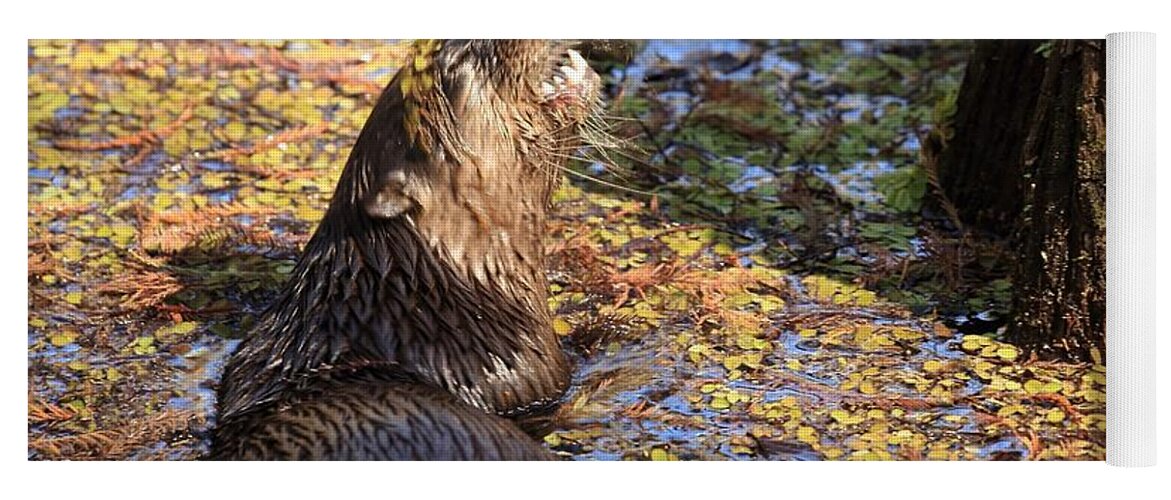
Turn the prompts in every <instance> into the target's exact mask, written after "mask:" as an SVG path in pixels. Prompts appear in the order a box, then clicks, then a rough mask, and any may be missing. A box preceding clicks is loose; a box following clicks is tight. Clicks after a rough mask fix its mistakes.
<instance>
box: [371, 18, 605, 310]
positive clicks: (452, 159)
mask: <svg viewBox="0 0 1171 500" xmlns="http://www.w3.org/2000/svg"><path fill="white" fill-rule="evenodd" d="M599 89H600V79H599V77H598V75H597V74H596V73H594V72H593V70H591V69H590V67H589V65H588V64H587V63H586V61H585V60H584V59H583V58H582V57H581V55H580V54H578V53H577V52H576V51H574V50H573V49H570V48H569V47H568V44H565V43H560V42H550V41H539V40H478V41H462V42H461V41H422V42H416V43H415V44H414V46H413V54H412V55H411V56H410V57H409V58H408V61H407V63H406V64H405V65H404V67H403V68H402V69H401V70H400V72H399V74H398V76H397V77H396V79H395V81H393V82H391V85H390V87H389V88H388V92H387V93H386V94H384V95H383V99H382V100H383V101H386V100H388V99H389V100H391V101H397V100H398V99H401V103H402V105H401V107H392V106H388V108H390V109H396V110H401V116H399V115H398V113H388V114H387V116H385V117H384V118H383V119H385V120H387V121H391V122H393V121H400V122H401V123H398V124H395V123H381V124H377V123H376V122H375V118H376V117H375V116H374V115H372V116H371V121H370V123H368V125H367V129H369V128H371V124H375V125H376V126H381V127H383V130H391V129H394V128H399V127H401V129H400V130H401V132H402V133H401V134H400V135H399V137H397V138H385V139H384V140H387V139H388V140H390V141H391V142H398V143H399V146H400V147H399V148H392V151H397V152H399V153H401V156H400V155H394V154H392V155H390V156H391V157H390V158H388V157H387V155H382V158H383V160H382V161H383V164H381V165H377V166H375V168H374V169H373V170H374V172H372V173H373V174H374V180H375V183H374V185H372V186H370V189H369V190H368V191H367V192H366V193H361V194H360V195H359V198H360V202H361V205H362V209H363V210H364V211H365V213H366V214H367V215H369V216H370V217H372V218H375V219H395V218H402V219H403V220H405V221H407V222H409V223H410V224H412V225H413V226H414V227H416V228H417V229H418V230H419V231H420V233H421V234H422V235H423V236H424V237H425V238H426V239H427V240H428V241H429V242H430V243H431V244H432V246H433V247H434V248H436V249H438V250H439V251H440V253H441V254H442V255H443V256H445V257H447V258H448V260H449V261H450V262H451V263H452V264H453V265H455V266H458V267H461V268H463V269H464V270H465V271H466V273H467V274H468V276H470V277H473V278H475V279H478V280H480V281H482V282H484V281H491V278H492V275H494V274H499V273H500V272H508V273H514V272H519V273H520V274H523V275H525V276H524V278H525V279H524V280H523V281H526V282H528V283H527V284H528V285H530V286H537V283H535V282H536V281H540V280H538V279H537V277H536V276H537V275H538V274H540V273H543V269H541V265H542V262H543V259H542V255H541V254H542V253H543V250H542V247H541V243H540V240H541V236H542V230H541V228H542V226H543V223H544V219H545V211H546V208H547V205H548V203H549V199H550V195H551V192H552V190H553V188H554V187H555V185H556V181H557V179H558V178H559V176H558V172H559V169H560V168H563V167H564V164H565V163H566V161H567V158H568V157H569V156H571V155H573V153H574V151H575V150H576V149H577V148H579V147H580V146H581V131H582V130H583V126H584V125H585V124H586V123H587V122H588V121H589V120H590V119H592V117H593V116H595V115H596V113H597V112H598V110H599V109H600V99H599V94H600V92H599ZM379 107H384V104H383V103H380V105H379ZM375 113H376V114H377V113H378V111H377V110H376V111H375ZM380 121H381V120H380ZM366 133H367V131H364V132H363V134H364V135H365V134H366ZM359 142H361V140H360V141H359ZM372 142H373V143H378V142H379V141H372ZM505 261H507V262H505ZM502 283H503V284H504V285H505V286H506V287H507V286H511V285H514V284H515V283H508V282H507V280H505V281H503V282H502ZM540 288H544V286H543V284H542V285H541V286H540ZM541 295H543V292H542V293H541Z"/></svg>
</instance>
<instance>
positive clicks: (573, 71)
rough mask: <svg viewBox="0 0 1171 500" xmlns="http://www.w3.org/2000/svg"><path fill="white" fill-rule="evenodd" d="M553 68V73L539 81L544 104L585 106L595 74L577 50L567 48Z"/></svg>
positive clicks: (589, 97) (593, 88)
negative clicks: (546, 78)
mask: <svg viewBox="0 0 1171 500" xmlns="http://www.w3.org/2000/svg"><path fill="white" fill-rule="evenodd" d="M559 63H560V64H558V65H557V66H556V67H555V68H554V69H553V75H552V76H550V77H549V79H548V80H545V81H543V82H541V92H542V96H543V98H544V101H543V102H544V103H545V104H550V105H553V106H566V105H577V106H586V105H587V104H589V102H590V101H591V99H592V97H591V96H593V95H594V91H595V87H596V85H597V82H596V81H595V80H596V79H597V76H596V75H595V74H594V72H593V70H592V69H591V68H590V66H589V63H587V62H586V60H585V58H583V57H582V56H581V54H580V53H578V51H576V50H573V49H569V50H567V51H566V52H565V55H564V56H563V57H562V60H561V61H559Z"/></svg>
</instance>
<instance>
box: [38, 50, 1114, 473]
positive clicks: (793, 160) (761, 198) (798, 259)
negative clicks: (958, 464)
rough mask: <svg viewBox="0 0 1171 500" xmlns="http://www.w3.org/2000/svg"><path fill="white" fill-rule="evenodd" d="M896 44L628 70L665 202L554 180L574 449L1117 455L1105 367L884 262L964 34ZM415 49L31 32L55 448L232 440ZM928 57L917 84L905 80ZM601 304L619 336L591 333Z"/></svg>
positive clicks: (658, 454) (569, 446) (178, 452)
mask: <svg viewBox="0 0 1171 500" xmlns="http://www.w3.org/2000/svg"><path fill="white" fill-rule="evenodd" d="M908 44H909V45H908V46H913V47H920V46H921V45H922V44H921V43H919V42H908ZM892 47H893V49H892ZM900 47H902V46H901V45H899V44H898V43H895V42H884V43H874V42H868V41H849V42H843V43H841V44H837V43H834V42H741V41H703V42H694V41H651V42H648V43H647V44H646V46H645V48H644V50H643V52H642V54H641V55H640V56H638V57H636V58H635V60H634V62H633V63H632V64H631V65H629V66H627V67H625V68H622V69H619V70H615V71H614V72H613V74H612V78H611V79H612V80H613V82H614V83H615V85H616V86H617V88H622V89H624V92H625V94H624V95H625V97H624V99H623V100H622V101H620V102H616V103H614V104H613V105H612V109H611V113H613V114H616V115H622V116H628V117H629V116H634V117H636V118H638V120H639V121H640V122H641V126H642V127H645V130H649V131H650V132H651V134H652V137H651V138H649V139H646V138H644V139H643V140H640V143H639V144H640V147H641V148H642V149H644V150H645V152H646V153H647V154H646V155H645V156H646V158H649V160H648V161H647V163H648V164H646V165H642V164H633V165H623V167H625V168H626V169H627V170H628V171H631V172H633V174H631V176H630V178H628V179H625V180H623V179H621V178H618V179H616V183H619V184H622V185H627V184H629V185H634V186H636V187H638V188H639V189H640V190H644V191H653V192H654V193H655V194H656V197H657V199H656V202H657V203H658V204H659V211H658V212H654V211H653V210H651V206H652V205H653V204H652V203H651V202H650V200H649V199H647V198H645V197H640V196H638V195H632V194H631V193H628V192H622V191H615V190H610V189H608V188H606V187H605V186H604V185H600V184H595V183H591V182H589V181H587V180H582V179H571V180H570V181H569V182H567V183H566V184H565V185H564V186H563V187H562V189H561V190H560V191H559V192H558V194H557V196H556V199H557V207H558V208H557V210H558V214H559V215H558V217H557V220H555V221H554V224H553V227H552V228H551V229H550V232H551V235H550V241H552V242H554V243H556V242H565V241H570V240H571V238H572V237H573V236H575V235H576V236H580V238H579V239H578V240H574V241H577V242H578V243H579V244H580V245H582V248H584V249H585V250H588V252H587V254H589V255H595V256H597V257H596V258H595V259H594V260H589V261H587V260H583V259H581V258H580V255H577V254H573V255H571V254H564V255H562V254H556V253H555V254H554V255H553V256H552V261H553V262H554V268H553V269H551V271H550V275H551V276H552V278H553V281H554V282H555V283H558V287H557V289H556V290H555V291H554V293H553V295H552V297H551V307H553V308H554V310H555V311H557V312H558V318H559V319H561V320H563V321H565V323H566V326H567V328H565V332H564V333H565V334H566V342H565V343H566V348H567V349H570V350H572V351H573V352H574V357H575V359H576V360H577V363H578V367H577V371H576V374H575V386H574V390H573V392H572V393H571V394H570V395H569V396H568V397H567V399H566V402H565V404H564V405H563V408H562V412H561V414H560V415H559V420H558V427H557V429H556V430H555V431H554V432H553V433H552V434H551V435H550V436H548V437H546V439H545V441H546V443H548V445H549V446H550V448H552V449H553V450H556V451H558V452H559V453H562V454H563V455H565V456H566V457H572V458H575V459H599V460H610V459H647V458H650V459H675V458H682V459H761V458H765V459H791V460H817V459H847V458H849V459H891V458H894V459H924V458H929V459H1022V458H1068V459H1101V457H1102V453H1103V450H1104V432H1103V431H1102V429H1103V428H1104V427H1102V426H1103V425H1104V415H1102V414H1103V413H1104V408H1103V404H1104V402H1103V401H1102V400H1101V399H1100V398H1099V395H1100V394H1101V393H1102V384H1101V383H1099V380H1100V379H1101V377H1100V376H1099V375H1100V374H1101V373H1102V368H1101V367H1094V366H1080V365H1060V364H1026V363H1022V362H1019V361H1018V360H1017V359H1016V354H1015V351H1013V348H1012V347H1011V346H1006V345H1002V344H1000V343H998V341H996V340H995V338H994V337H995V331H994V330H991V331H973V332H971V333H972V334H973V336H972V337H971V338H968V339H967V340H965V335H964V334H961V333H958V332H957V331H956V330H954V329H952V328H949V327H948V326H946V325H945V324H944V323H943V322H942V321H941V320H940V318H939V317H937V315H936V314H935V311H936V310H937V309H938V308H940V307H943V303H942V302H941V300H940V299H939V298H938V297H937V295H934V293H935V290H936V289H937V288H938V287H935V288H932V287H934V286H935V285H931V284H932V283H934V282H933V281H931V280H925V282H926V283H927V285H931V286H926V285H924V286H926V288H927V289H928V291H922V290H920V289H919V288H917V287H915V286H912V285H909V284H905V283H899V284H896V285H895V286H891V285H889V284H884V283H888V282H889V281H890V278H889V275H891V274H894V275H897V274H898V273H897V272H895V271H887V270H885V269H886V267H890V268H891V269H896V270H897V269H903V271H902V272H903V274H904V275H906V274H907V272H906V271H905V270H906V269H907V266H912V265H913V266H918V267H922V268H930V267H931V266H932V265H933V264H932V263H931V261H930V259H931V258H932V252H931V250H930V249H931V248H935V247H934V246H932V245H933V244H934V240H933V238H934V236H933V235H932V233H930V232H928V231H926V230H925V229H923V227H924V226H925V225H926V222H925V221H924V220H922V218H921V217H919V216H918V213H917V211H916V210H913V211H899V210H898V207H897V205H896V204H895V203H894V201H892V200H893V199H894V198H900V199H901V198H907V197H910V198H909V199H910V200H912V201H917V198H915V192H914V190H913V189H910V188H907V189H910V191H911V192H910V193H909V194H908V193H907V192H905V191H906V190H903V191H900V189H903V188H902V187H901V186H903V185H902V184H900V182H902V181H901V180H899V179H902V177H898V176H904V175H905V176H906V177H907V178H913V177H914V176H913V175H906V174H908V173H912V174H913V171H912V170H911V169H913V168H914V165H915V164H916V162H917V158H918V151H919V148H920V146H919V141H918V138H917V134H916V128H917V127H928V126H929V124H930V117H929V115H930V112H929V111H927V109H928V108H929V107H930V106H929V105H930V103H931V99H933V97H932V96H934V95H935V93H934V92H935V90H932V89H934V88H937V87H940V88H941V87H945V86H946V85H945V83H946V82H951V83H950V84H951V85H953V86H954V84H955V83H958V81H957V80H956V78H957V75H958V71H959V70H962V61H963V54H964V50H965V48H964V47H963V46H958V45H954V44H953V45H948V44H944V45H940V46H934V45H928V46H927V49H922V50H924V51H925V52H924V53H923V54H922V55H920V59H914V60H911V62H906V61H903V60H900V59H896V58H895V57H896V56H894V53H895V52H892V50H895V49H899V48H900ZM916 50H920V49H918V48H917V49H916ZM402 55H403V49H402V46H400V45H396V44H394V43H390V42H377V41H361V42H328V43H327V42H295V43H289V44H279V43H278V44H266V43H262V42H251V43H248V44H240V43H235V42H135V43H121V42H70V41H61V42H57V41H54V42H47V41H46V42H42V41H34V42H32V43H31V44H30V64H29V89H30V119H29V120H30V121H29V127H30V142H29V198H30V202H29V240H30V246H29V261H30V266H29V267H30V274H29V288H30V299H29V330H28V346H29V347H28V348H29V358H28V359H29V365H28V372H29V392H30V410H29V442H30V444H29V452H28V453H29V457H30V458H38V459H41V458H95V457H96V458H117V459H193V458H197V457H199V456H201V455H202V454H203V453H205V452H206V449H207V442H206V430H207V429H208V428H209V426H210V425H212V423H213V422H214V415H213V413H214V396H215V394H214V385H215V383H216V381H217V380H218V377H219V375H220V372H221V370H222V368H223V363H224V360H225V359H226V357H227V356H228V354H229V353H230V352H231V351H232V349H233V348H234V347H235V345H236V344H237V343H238V338H240V336H242V335H244V334H245V333H246V332H247V330H248V325H249V324H250V322H251V321H252V320H253V319H254V318H255V316H256V315H257V314H258V313H259V312H260V311H261V310H262V309H263V308H264V307H265V305H266V304H267V303H269V302H270V301H271V300H272V297H273V295H274V294H275V293H276V290H277V288H278V287H279V285H280V283H282V282H283V281H284V278H285V276H287V274H288V272H289V270H290V269H291V263H292V260H291V259H293V258H294V257H295V255H296V254H297V252H298V248H299V246H300V245H302V244H303V243H304V241H305V239H306V237H307V236H308V234H309V233H310V232H311V231H312V229H313V227H314V225H315V223H316V221H317V220H319V219H320V216H321V214H322V211H323V209H324V206H325V204H326V203H327V201H328V197H329V194H330V192H331V191H332V187H333V183H334V182H335V181H336V176H337V175H338V174H339V173H340V169H341V166H342V164H343V162H344V161H345V157H346V155H347V153H348V148H349V146H350V143H351V142H352V140H353V139H354V137H355V136H356V133H357V130H358V128H359V127H360V126H361V125H362V123H363V121H364V120H365V113H366V112H368V110H369V107H370V106H371V105H372V99H373V96H374V95H375V94H374V93H375V92H376V91H377V89H378V88H380V87H381V85H382V84H383V82H384V80H386V79H387V78H389V76H390V75H391V74H392V72H393V71H394V69H395V68H396V67H397V64H398V60H400V58H401V57H402ZM878 58H884V59H883V60H884V61H886V62H883V63H876V62H875V61H876V60H877V59H878ZM906 64H911V65H913V66H914V67H915V68H919V69H921V70H922V71H923V73H922V74H914V75H908V74H902V73H899V72H897V71H895V70H893V69H891V68H893V67H898V66H899V65H906ZM957 65H959V66H957ZM922 68H950V69H946V70H938V71H937V70H931V71H928V70H927V69H922ZM932 71H933V72H932ZM867 75H869V76H867ZM906 82H910V83H906ZM924 82H935V83H931V84H928V83H924ZM274 89H275V90H274ZM185 110H190V113H188V114H190V116H189V117H188V118H186V119H183V118H184V116H187V114H185V113H186V112H185ZM170 124H174V126H173V127H171V126H170ZM240 125H243V126H240ZM851 127H853V128H851ZM168 128H173V130H172V131H170V132H169V133H168V134H167V135H166V136H165V137H164V138H162V139H159V140H157V141H155V142H150V141H148V142H146V143H144V144H128V145H123V146H112V147H102V148H98V147H93V148H88V149H87V148H86V147H79V146H70V144H69V141H89V144H90V145H91V146H92V145H93V144H94V143H97V142H101V141H109V140H112V139H116V138H125V137H128V136H133V135H134V134H136V133H138V132H139V131H141V130H145V129H153V130H161V129H168ZM603 170H604V169H603ZM589 171H590V172H592V174H593V175H601V174H604V172H602V171H599V170H598V169H593V170H589ZM892 176H894V177H892ZM892 178H893V179H896V181H897V182H896V181H891V179H892ZM798 181H800V183H804V185H805V186H806V188H803V189H798V188H796V187H795V186H797V185H798ZM891 186H894V187H893V188H892V187H891ZM919 196H921V194H920V195H919ZM914 206H915V207H917V204H915V205H914ZM575 255H577V256H575ZM659 264H663V265H664V267H662V268H660V269H659V270H658V271H654V270H653V269H651V268H653V267H654V266H656V265H659ZM884 266H886V267H884ZM900 266H902V267H900ZM880 271H881V272H880ZM632 272H633V273H644V274H640V275H639V276H643V277H644V278H640V280H641V281H640V280H636V279H635V278H633V277H631V276H632V275H630V274H624V273H632ZM883 273H885V274H883ZM877 274H882V279H883V280H886V281H882V280H878V281H877V284H876V283H873V281H875V279H872V278H873V276H874V275H877ZM648 276H649V278H646V277H648ZM622 290H626V292H625V294H626V295H627V298H626V299H625V300H620V299H621V297H622V295H623V292H622ZM997 293H1002V292H997ZM980 300H981V302H980V304H985V303H986V302H989V303H993V302H994V300H991V299H990V300H984V299H982V298H981V299H980ZM986 307H987V306H986ZM960 312H966V311H960ZM596 318H610V319H611V320H612V321H613V323H614V326H613V327H612V328H613V330H614V331H613V332H610V333H612V335H611V334H610V333H607V332H608V330H607V328H611V327H598V328H601V329H602V330H603V333H604V334H605V335H602V336H600V337H598V338H601V339H603V340H599V341H598V342H597V344H596V345H595V344H592V343H591V341H589V340H588V339H587V337H590V335H592V334H590V333H589V331H590V330H591V329H596V328H595V327H593V326H591V324H592V322H593V321H594V320H595V319H596ZM975 334H980V335H979V336H977V335H975ZM583 339H585V340H583ZM1042 396H1043V397H1042ZM1057 396H1060V398H1064V399H1066V400H1068V401H1069V403H1070V406H1061V405H1058V404H1055V403H1054V402H1053V401H1058V398H1057ZM54 408H56V409H58V410H61V412H54V411H52V410H53V409H54ZM1070 409H1074V410H1076V411H1077V414H1066V413H1065V411H1066V410H1070ZM1055 410H1059V411H1061V412H1062V413H1061V415H1058V414H1057V413H1054V411H1055ZM1059 417H1060V418H1059ZM1075 421H1076V422H1075ZM1030 433H1034V434H1035V435H1036V439H1035V441H1034V440H1030V438H1029V435H1030ZM98 437H100V438H103V439H108V440H109V441H110V442H106V441H101V440H98V441H101V442H99V443H97V444H94V443H93V442H94V441H95V438H98ZM111 443H113V444H111Z"/></svg>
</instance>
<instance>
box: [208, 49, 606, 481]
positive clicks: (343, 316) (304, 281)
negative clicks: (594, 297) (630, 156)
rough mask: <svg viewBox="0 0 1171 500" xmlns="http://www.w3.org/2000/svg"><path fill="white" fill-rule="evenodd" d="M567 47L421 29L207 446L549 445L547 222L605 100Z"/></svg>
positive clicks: (529, 454)
mask: <svg viewBox="0 0 1171 500" xmlns="http://www.w3.org/2000/svg"><path fill="white" fill-rule="evenodd" d="M571 47H572V46H571V44H569V43H563V42H552V41H532V40H491V41H417V42H414V43H413V44H412V53H411V55H410V56H409V58H408V60H407V62H406V63H405V64H404V66H403V67H402V68H400V69H399V71H398V72H397V73H396V74H395V76H394V77H393V78H392V80H391V82H390V84H389V85H388V86H387V87H386V88H385V90H384V91H383V92H382V94H381V95H380V97H379V98H378V101H377V103H376V104H375V106H374V109H373V111H372V112H371V113H370V116H369V118H368V119H367V121H366V123H365V125H364V126H363V128H362V131H361V133H360V134H359V137H358V139H357V142H356V143H355V144H354V147H353V149H352V150H351V152H350V156H349V159H348V160H347V162H346V166H345V169H344V170H343V172H342V174H341V177H340V179H339V181H338V184H337V187H336V190H335V192H334V195H333V198H332V200H331V202H330V205H329V208H328V209H327V211H326V213H325V216H324V218H323V219H322V221H321V222H320V224H319V225H318V227H317V229H316V231H315V233H314V234H313V236H312V238H311V239H310V240H309V242H308V243H307V244H306V247H305V249H304V251H303V253H302V255H301V257H300V258H299V260H298V262H297V265H296V267H295V268H294V270H293V272H292V274H291V276H290V278H289V281H288V282H287V283H286V284H285V285H284V287H283V289H282V291H281V292H280V294H279V295H278V298H277V299H276V301H275V302H274V303H273V304H272V305H270V306H269V308H268V309H266V310H265V312H263V313H262V314H261V316H260V318H259V320H258V321H257V323H256V326H255V327H254V329H253V330H252V331H251V332H250V334H249V335H247V336H246V338H245V339H244V340H243V341H241V343H240V346H239V347H238V349H237V351H236V352H235V353H234V354H233V355H232V356H231V358H230V359H229V360H228V362H227V365H226V367H225V370H224V375H223V378H222V381H221V383H220V387H219V389H218V398H219V399H218V403H217V404H218V410H219V412H218V417H217V424H216V427H215V429H214V430H213V432H212V451H211V454H210V458H212V459H221V460H234V459H317V460H323V459H340V460H381V459H408V460H421V459H423V460H467V459H470V460H541V459H550V458H556V456H555V455H554V454H553V453H552V452H550V451H549V450H547V449H546V448H544V447H543V446H541V445H540V443H538V442H537V441H536V440H535V439H533V438H532V437H530V435H529V434H527V433H525V432H524V431H523V430H522V429H521V428H520V426H518V425H517V424H516V423H515V421H514V418H516V417H522V416H525V415H531V414H534V413H539V412H542V411H547V410H548V409H550V408H551V407H554V406H555V405H556V403H558V401H559V400H560V399H561V398H562V396H563V395H564V393H565V392H566V391H567V389H568V387H569V382H570V371H571V366H570V361H569V358H568V357H567V356H566V354H565V353H564V352H563V351H562V349H561V346H560V342H559V339H558V336H557V335H556V333H555V332H554V331H553V328H552V317H551V314H550V311H549V307H548V304H547V301H546V297H547V294H548V283H547V280H546V277H545V266H544V263H545V259H544V253H545V251H544V250H545V249H544V244H543V236H544V228H545V222H546V217H547V211H548V210H549V207H550V204H551V194H552V191H553V189H554V188H555V187H556V185H557V183H558V181H559V179H560V176H559V170H560V169H561V168H563V167H564V166H565V165H564V163H565V158H566V157H567V156H568V155H570V154H571V153H572V152H573V151H574V150H575V149H577V148H580V147H581V146H582V144H583V140H584V139H583V135H584V134H583V131H584V130H585V128H586V127H585V124H586V123H588V122H589V121H590V120H591V119H594V118H596V116H597V114H598V112H599V109H600V106H601V98H600V94H601V92H600V88H601V85H600V82H601V80H600V78H599V77H598V75H597V74H596V73H595V72H594V71H593V70H592V69H590V67H589V65H588V64H587V63H586V61H585V60H584V59H583V58H582V57H581V55H580V54H579V53H578V52H576V51H575V50H573V48H571Z"/></svg>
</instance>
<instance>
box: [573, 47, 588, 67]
mask: <svg viewBox="0 0 1171 500" xmlns="http://www.w3.org/2000/svg"><path fill="white" fill-rule="evenodd" d="M568 52H569V62H570V63H571V64H573V67H574V68H577V70H578V71H584V70H585V69H586V68H587V67H589V63H587V62H586V60H585V58H584V57H582V56H581V54H580V53H578V51H576V50H573V49H569V51H568Z"/></svg>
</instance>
